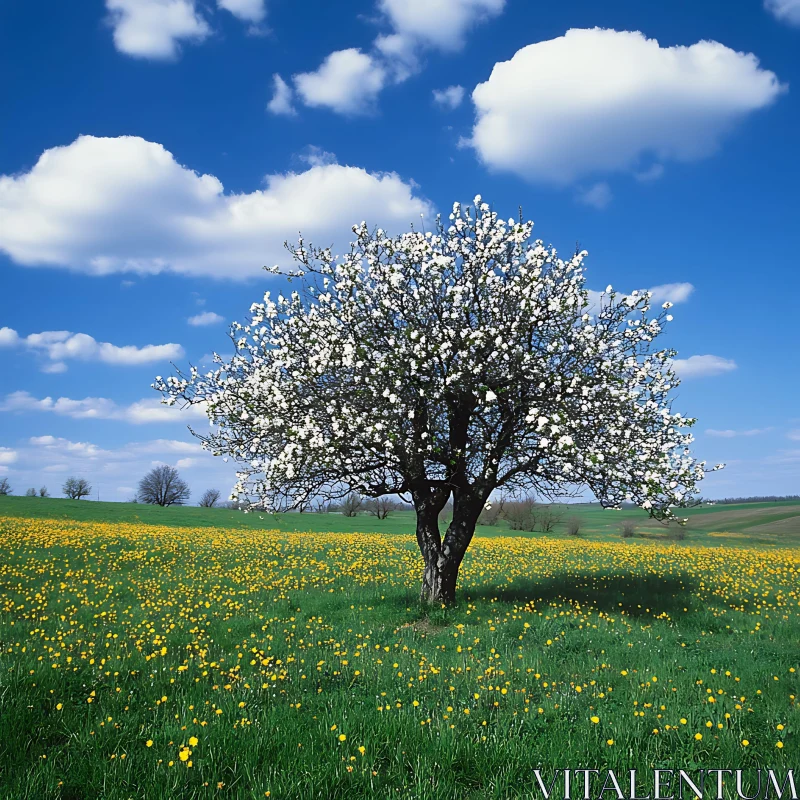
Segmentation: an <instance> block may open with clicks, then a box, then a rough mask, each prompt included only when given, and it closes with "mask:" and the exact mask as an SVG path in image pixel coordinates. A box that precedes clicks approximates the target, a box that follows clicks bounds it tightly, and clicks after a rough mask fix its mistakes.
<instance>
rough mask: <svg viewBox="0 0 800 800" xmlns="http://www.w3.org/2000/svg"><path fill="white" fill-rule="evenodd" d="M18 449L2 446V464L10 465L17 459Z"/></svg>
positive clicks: (0, 459) (0, 460)
mask: <svg viewBox="0 0 800 800" xmlns="http://www.w3.org/2000/svg"><path fill="white" fill-rule="evenodd" d="M17 456H18V454H17V451H16V450H12V449H11V448H10V447H0V464H2V465H3V466H8V465H9V464H13V463H14V462H15V461H16V460H17Z"/></svg>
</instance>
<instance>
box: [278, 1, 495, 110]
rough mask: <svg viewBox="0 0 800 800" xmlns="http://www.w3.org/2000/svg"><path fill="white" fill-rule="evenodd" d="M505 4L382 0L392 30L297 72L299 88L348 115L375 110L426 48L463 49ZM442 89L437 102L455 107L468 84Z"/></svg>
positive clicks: (309, 98)
mask: <svg viewBox="0 0 800 800" xmlns="http://www.w3.org/2000/svg"><path fill="white" fill-rule="evenodd" d="M504 6H505V0H378V11H379V13H380V14H381V17H382V20H383V21H384V22H385V23H386V24H387V25H388V26H389V27H390V28H391V32H390V33H386V34H381V35H379V36H377V37H376V38H375V41H374V42H373V48H372V52H371V53H363V52H361V50H360V49H358V48H354V47H351V48H348V49H345V50H336V51H334V52H333V53H331V54H330V55H328V56H327V58H326V59H325V60H324V61H323V62H322V65H321V66H320V67H319V68H318V69H317V70H316V71H315V72H306V73H300V74H298V75H294V76H293V81H294V87H295V90H296V91H297V94H298V95H299V96H300V98H301V99H302V101H303V102H304V103H305V104H306V105H308V106H313V107H325V108H329V109H331V110H332V111H336V112H337V113H339V114H346V115H354V114H366V113H370V112H372V111H373V110H374V108H375V101H376V98H377V96H378V94H380V92H381V91H382V90H383V89H384V88H386V87H387V86H388V85H390V84H392V83H400V82H401V81H404V80H406V79H407V78H409V77H410V76H411V75H413V74H414V73H416V72H419V70H420V69H421V57H422V54H423V53H424V52H425V50H430V49H436V50H443V51H455V50H459V49H460V48H461V47H463V45H464V40H465V37H466V34H467V32H468V31H469V29H470V28H472V27H474V26H475V25H477V24H479V23H480V22H483V21H485V20H487V19H489V18H491V17H494V16H497V15H498V14H500V13H501V12H502V10H503V8H504ZM442 91H443V92H445V93H449V94H448V95H445V96H444V97H443V98H442V100H439V99H438V98H437V92H434V97H435V98H436V102H441V103H443V104H444V105H445V106H446V107H450V108H455V107H456V106H457V105H458V104H459V103H460V102H461V97H462V96H463V88H461V87H456V86H452V87H450V88H449V89H445V90H442ZM459 92H460V94H459ZM284 95H285V91H284ZM277 96H278V94H277V91H276V97H277ZM273 100H275V98H273Z"/></svg>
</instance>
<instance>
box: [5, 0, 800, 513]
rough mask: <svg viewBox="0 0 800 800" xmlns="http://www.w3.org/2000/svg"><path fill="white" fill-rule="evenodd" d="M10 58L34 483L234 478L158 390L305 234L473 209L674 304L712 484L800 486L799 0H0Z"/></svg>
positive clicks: (216, 341)
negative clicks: (489, 210)
mask: <svg viewBox="0 0 800 800" xmlns="http://www.w3.org/2000/svg"><path fill="white" fill-rule="evenodd" d="M0 70H2V75H3V76H4V80H3V81H2V82H0V375H2V379H0V472H2V473H3V475H4V476H6V477H8V479H9V481H10V482H11V484H12V487H13V489H14V491H15V492H16V493H21V492H23V491H24V490H25V489H26V488H28V487H29V486H36V487H38V486H40V485H43V484H44V485H47V486H48V487H49V488H50V491H51V493H53V494H57V493H59V489H60V486H61V483H62V482H63V480H64V478H65V477H66V476H67V475H69V474H81V475H85V476H86V477H88V478H89V479H90V480H91V481H92V483H93V484H94V485H95V487H96V489H99V492H100V496H101V499H108V500H124V499H127V497H129V496H131V495H132V494H133V492H134V487H135V486H136V483H137V481H138V479H139V477H141V475H142V474H143V472H144V471H145V470H146V469H147V468H149V466H150V465H151V464H152V463H154V462H159V461H161V462H167V463H171V464H176V463H177V464H178V465H179V467H180V469H181V471H182V472H183V473H184V474H185V476H186V477H187V479H188V480H189V483H190V484H191V486H192V488H193V492H194V499H195V500H196V499H197V498H198V497H199V495H200V494H201V493H202V490H203V489H205V488H208V487H210V486H219V487H220V488H222V489H223V490H226V491H227V489H228V488H229V487H230V484H231V475H232V470H231V467H230V465H228V464H224V463H222V462H221V461H220V460H219V459H213V458H212V457H211V456H208V455H207V454H204V453H202V452H199V451H198V449H197V444H196V441H195V440H194V439H193V438H192V436H191V435H190V434H189V433H188V431H187V429H186V426H187V423H191V422H194V423H195V424H197V425H199V426H200V427H202V421H201V420H200V419H199V418H197V417H195V418H194V419H192V418H189V417H187V415H186V414H181V413H179V412H176V411H172V410H164V409H159V407H158V406H157V400H158V397H157V395H156V394H155V393H154V392H153V391H152V390H151V389H150V383H151V382H152V380H153V378H154V376H155V375H157V374H162V373H165V372H168V371H169V369H170V367H169V362H170V360H175V361H176V362H177V363H180V364H184V365H185V364H186V363H188V362H189V361H192V362H193V363H202V362H203V361H204V360H205V358H206V357H207V355H208V354H209V353H211V352H213V351H215V350H216V351H218V352H221V353H223V354H225V353H228V352H229V351H230V347H229V344H228V339H227V333H226V331H227V324H228V323H229V322H230V321H231V320H234V319H243V318H244V317H245V315H246V313H247V309H248V308H249V305H250V303H251V302H253V301H255V300H257V299H259V298H260V296H261V295H262V294H263V292H264V291H265V290H266V289H270V288H271V289H276V288H279V285H280V283H281V278H279V277H274V276H268V275H267V274H265V273H264V272H263V271H261V270H260V267H261V266H263V265H264V264H274V263H283V264H288V261H287V258H286V255H285V253H283V251H282V246H281V245H282V242H283V241H284V239H286V238H294V237H295V236H296V233H297V231H298V230H300V229H302V230H303V232H304V234H306V236H307V238H309V239H311V240H312V241H315V242H318V243H320V244H330V243H334V244H337V245H338V246H340V247H341V246H343V245H344V244H346V242H347V241H348V234H349V226H350V225H351V224H353V223H356V222H359V221H361V220H362V219H366V220H367V221H368V222H370V223H371V224H375V225H381V226H383V227H385V228H387V229H390V230H393V231H395V232H400V231H401V230H404V229H406V228H407V224H408V222H410V221H417V222H418V221H419V215H420V213H423V214H424V216H425V218H426V220H428V223H429V222H430V221H432V218H433V215H434V214H435V213H436V211H441V212H444V213H445V214H446V213H447V212H448V211H449V207H450V205H451V204H452V202H453V201H454V200H460V201H462V202H467V201H469V200H470V199H471V198H472V197H473V196H474V195H475V194H476V193H480V194H481V195H482V196H483V197H484V199H485V200H487V201H489V202H491V203H492V205H493V206H494V207H495V208H496V209H497V210H498V211H499V212H500V213H501V214H502V215H503V216H504V217H507V216H512V215H513V216H516V214H517V209H518V207H519V206H522V208H523V213H524V215H525V217H526V218H530V219H533V220H534V222H535V223H536V227H535V229H534V232H535V235H536V236H538V237H541V238H542V239H544V240H545V242H547V243H552V244H553V245H555V246H556V247H558V248H560V249H561V250H562V251H563V252H569V251H571V250H572V249H573V248H574V246H575V243H576V241H578V242H580V245H581V247H583V248H585V249H587V250H588V251H589V258H588V260H587V270H588V286H589V287H590V288H592V289H596V290H599V289H602V288H604V287H605V286H606V285H607V284H609V283H610V284H612V285H613V286H614V287H615V288H617V289H620V290H622V291H629V290H632V289H634V288H654V287H659V288H658V289H657V293H658V294H659V296H663V297H664V298H665V299H673V300H676V301H677V304H676V307H675V309H674V316H675V321H674V322H673V324H672V326H671V328H670V329H669V333H668V339H667V342H668V343H669V344H670V345H671V346H674V347H675V348H676V349H677V350H678V351H679V359H681V361H680V362H679V366H680V368H681V370H682V372H683V374H684V382H683V384H682V386H681V387H680V389H679V391H678V392H677V396H676V400H675V408H676V409H677V410H681V411H683V412H685V413H687V414H689V415H691V416H696V417H698V418H699V422H698V425H697V428H696V432H697V441H696V444H695V452H696V454H697V456H698V457H700V458H704V459H707V460H708V461H709V462H712V463H714V462H718V461H724V462H727V463H728V465H729V466H728V467H727V469H726V470H724V471H723V472H721V473H716V474H714V475H711V476H709V478H708V479H707V481H706V482H705V485H704V487H703V491H704V494H706V495H707V496H711V497H722V496H729V495H734V494H735V495H740V494H748V495H749V494H786V493H797V492H798V491H800V403H798V401H797V397H798V394H800V392H799V390H800V379H798V355H797V353H798V346H799V345H800V334H798V332H797V325H796V323H795V317H796V311H795V306H796V298H797V296H798V292H799V290H800V277H798V270H797V267H796V263H795V261H796V253H797V252H798V245H800V226H798V224H797V217H798V211H800V204H799V203H798V200H797V188H796V187H797V185H798V183H800V161H799V160H798V156H797V135H796V131H797V130H798V127H800V94H799V92H798V87H800V0H768V2H766V3H764V2H762V0H740V2H737V3H733V4H731V3H727V2H724V3H723V2H711V0H692V1H691V2H690V1H689V0H672V1H671V2H649V3H642V2H640V1H639V0H630V1H628V2H622V1H619V0H607V2H604V3H597V2H593V1H590V0H586V1H585V2H577V1H575V2H572V1H571V0H565V2H562V3H559V4H554V3H539V2H526V1H525V2H524V1H523V0H505V1H504V0H425V2H423V0H402V2H401V1H400V0H370V1H369V2H348V3H322V2H306V3H291V2H289V1H288V0H202V1H201V0H106V1H105V2H103V0H87V2H82V3H62V2H56V0H48V1H47V2H45V4H44V7H43V6H42V4H41V3H38V4H31V3H25V2H22V1H21V0H7V2H4V3H3V4H2V5H0ZM201 315H204V316H201Z"/></svg>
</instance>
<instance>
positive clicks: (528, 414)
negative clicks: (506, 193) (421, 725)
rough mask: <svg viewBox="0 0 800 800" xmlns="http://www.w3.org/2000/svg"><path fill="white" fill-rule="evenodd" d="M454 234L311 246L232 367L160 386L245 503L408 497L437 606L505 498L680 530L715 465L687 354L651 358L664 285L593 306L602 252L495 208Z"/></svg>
mask: <svg viewBox="0 0 800 800" xmlns="http://www.w3.org/2000/svg"><path fill="white" fill-rule="evenodd" d="M450 222H451V224H450V225H449V226H447V227H445V225H444V224H443V223H442V221H441V220H440V219H437V224H436V228H435V230H433V231H425V232H423V231H415V230H413V229H412V230H411V231H410V232H407V233H405V234H402V235H401V236H399V237H391V236H388V235H387V234H386V233H385V232H384V231H383V230H381V229H377V230H375V231H374V232H371V231H370V230H369V229H368V227H367V225H366V223H363V222H362V223H361V225H358V226H354V227H353V232H354V233H355V236H356V239H355V242H354V243H353V245H352V246H351V249H350V252H349V253H347V254H346V255H344V256H343V257H337V256H334V255H333V254H332V252H331V250H330V248H323V249H319V248H314V247H312V246H307V245H306V243H305V242H304V241H303V239H302V238H301V239H300V241H299V244H298V245H297V246H296V247H292V248H290V250H291V252H292V254H293V256H294V258H295V259H296V261H297V262H298V264H299V269H298V270H297V271H296V272H294V273H293V275H292V276H290V281H291V284H292V286H293V287H296V288H294V289H293V291H291V292H288V296H284V295H283V294H281V295H279V296H278V297H277V298H276V299H273V298H272V296H271V293H270V292H267V293H266V295H265V296H264V299H263V302H259V303H254V304H253V305H252V306H251V309H250V315H251V316H250V320H249V321H248V322H246V323H245V324H241V323H234V324H233V326H232V331H231V335H232V337H233V339H234V343H235V347H236V353H235V355H234V356H233V357H232V359H231V360H230V361H229V362H226V361H224V360H223V359H222V358H220V357H219V356H216V357H215V361H216V364H215V368H214V369H213V370H211V371H209V372H206V373H205V374H201V373H200V371H199V370H198V369H196V368H194V367H193V368H191V370H190V372H189V373H188V374H183V373H181V372H179V373H178V374H177V375H174V376H169V377H167V378H166V379H163V378H161V377H159V378H157V379H156V383H155V384H154V385H155V386H156V388H158V389H160V390H161V391H162V393H163V394H164V396H165V400H166V402H167V403H174V402H177V401H179V400H181V401H186V402H189V403H198V402H201V403H203V404H205V407H206V409H207V411H208V416H209V420H210V422H211V423H212V428H211V433H209V434H207V435H204V436H201V438H202V439H203V441H204V445H205V447H206V448H207V449H209V450H211V451H212V452H214V453H216V454H219V455H223V454H224V455H228V456H232V457H233V458H234V459H235V461H236V462H237V463H238V465H239V472H238V473H237V475H238V481H237V484H236V487H235V489H234V492H233V495H234V497H246V498H248V499H250V500H251V502H253V503H254V504H256V505H258V506H263V507H268V508H270V509H275V510H281V509H289V508H297V507H301V506H304V505H306V504H307V503H308V502H309V501H310V500H312V499H313V498H319V497H326V498H331V499H335V498H340V497H344V496H346V495H347V494H349V493H350V492H358V493H359V494H362V495H364V496H366V497H379V496H383V495H389V494H399V495H401V496H404V497H408V498H409V499H410V500H411V502H413V504H414V507H415V509H416V512H417V540H418V542H419V544H420V548H421V550H422V553H423V556H424V558H425V563H426V567H425V575H424V578H423V596H424V597H426V598H428V599H435V600H439V599H442V600H445V601H448V600H451V599H452V597H453V596H454V591H455V580H456V576H457V572H458V566H459V565H460V563H461V559H462V558H463V555H464V552H465V551H466V548H467V546H468V545H469V542H470V540H471V538H472V534H473V532H474V527H475V521H476V520H477V517H478V515H479V514H480V512H481V510H482V508H483V507H484V505H485V504H486V502H487V501H488V499H489V496H490V495H491V493H492V492H493V491H495V490H503V491H504V492H506V493H514V492H526V493H528V492H532V493H534V494H536V495H537V496H541V497H548V498H552V497H556V496H564V495H565V493H568V492H570V491H573V492H575V491H583V490H585V489H588V490H590V491H591V492H592V493H593V494H594V495H595V497H597V499H598V500H599V501H600V503H601V504H602V505H603V506H605V507H610V508H618V507H619V506H620V504H621V503H622V502H624V501H632V502H635V503H636V504H638V505H639V506H641V507H642V508H644V509H646V510H647V511H648V512H649V513H650V514H651V515H652V516H653V517H655V518H657V519H662V520H665V519H673V518H675V514H674V511H673V508H674V507H676V506H678V507H679V506H681V505H684V504H685V503H686V502H687V501H688V500H690V499H691V497H693V495H694V494H695V493H696V490H697V484H698V482H699V481H700V480H701V479H702V477H703V474H704V472H705V471H706V470H705V464H704V463H703V462H698V461H696V460H695V459H694V458H693V457H692V455H691V452H690V449H689V445H690V444H691V442H692V436H691V433H690V431H689V428H690V427H691V426H692V425H693V424H694V420H693V419H691V418H688V417H685V416H683V415H682V414H680V413H677V412H673V410H672V407H671V399H670V391H671V390H672V389H674V387H676V386H677V385H678V383H679V381H678V378H677V376H676V374H675V372H674V370H673V368H672V359H673V358H674V356H675V352H674V351H673V350H671V349H669V348H664V349H656V348H655V347H654V346H653V342H654V340H655V339H656V337H657V336H658V335H659V334H661V333H662V331H663V329H664V326H665V325H666V324H667V323H668V322H669V321H670V320H671V319H672V318H671V316H670V315H669V313H668V309H669V306H670V304H669V303H665V304H664V305H663V307H662V308H661V309H660V310H659V311H658V312H657V313H655V314H652V313H651V309H650V294H649V293H648V292H632V293H631V294H629V295H624V294H619V293H617V292H614V291H613V289H612V288H611V287H608V289H607V290H606V292H604V293H602V294H601V299H600V301H599V303H598V304H597V305H596V306H593V305H592V304H591V303H590V299H589V294H588V292H587V290H586V288H585V286H584V281H585V277H584V265H583V262H584V258H585V256H586V253H585V252H575V253H574V254H573V255H572V256H571V257H569V258H566V259H562V258H560V257H559V256H558V254H557V252H556V251H555V249H553V248H551V247H546V246H545V245H544V244H543V242H542V241H540V240H536V241H531V234H532V227H533V223H531V222H523V221H522V219H521V218H520V220H519V221H514V220H513V219H509V220H508V221H507V222H506V221H504V220H503V219H501V218H499V216H498V215H497V214H496V213H495V212H493V211H492V210H491V209H490V208H489V207H488V205H487V204H485V203H483V202H482V200H481V198H480V196H478V197H476V198H475V206H474V209H471V208H466V209H462V208H461V206H460V205H459V204H458V203H456V204H455V205H454V206H453V212H452V214H451V215H450ZM273 271H277V268H273ZM451 497H452V501H453V519H452V522H451V523H450V525H449V527H448V529H447V531H446V533H445V535H444V537H442V536H441V534H440V532H439V529H438V525H437V515H438V513H439V511H440V510H441V508H443V507H444V505H445V503H446V502H447V501H448V500H449V499H450V498H451Z"/></svg>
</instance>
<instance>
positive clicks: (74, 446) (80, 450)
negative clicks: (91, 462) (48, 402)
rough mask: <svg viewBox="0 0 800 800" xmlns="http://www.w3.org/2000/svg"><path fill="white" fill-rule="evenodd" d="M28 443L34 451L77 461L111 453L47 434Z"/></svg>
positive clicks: (35, 437)
mask: <svg viewBox="0 0 800 800" xmlns="http://www.w3.org/2000/svg"><path fill="white" fill-rule="evenodd" d="M28 443H29V444H30V445H31V446H32V447H34V448H36V449H41V450H46V451H48V452H51V453H59V454H61V455H63V456H71V457H73V458H79V459H87V458H100V457H101V456H109V455H111V451H109V450H103V449H102V448H100V447H98V446H97V445H96V444H92V443H91V442H73V441H71V440H70V439H64V438H63V437H60V436H51V435H49V434H48V435H46V436H31V437H30V439H28Z"/></svg>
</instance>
